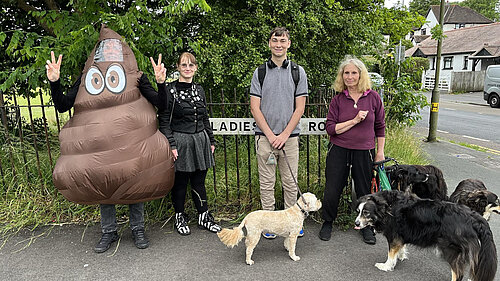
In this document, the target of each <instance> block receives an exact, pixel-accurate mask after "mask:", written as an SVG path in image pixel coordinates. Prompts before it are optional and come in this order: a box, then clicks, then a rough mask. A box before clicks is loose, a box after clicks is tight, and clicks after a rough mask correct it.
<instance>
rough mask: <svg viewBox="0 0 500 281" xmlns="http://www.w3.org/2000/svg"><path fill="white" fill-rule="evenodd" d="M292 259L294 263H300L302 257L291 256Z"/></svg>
mask: <svg viewBox="0 0 500 281" xmlns="http://www.w3.org/2000/svg"><path fill="white" fill-rule="evenodd" d="M290 258H291V259H292V260H293V261H299V260H300V257H299V256H290Z"/></svg>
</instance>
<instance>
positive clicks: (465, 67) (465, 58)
mask: <svg viewBox="0 0 500 281" xmlns="http://www.w3.org/2000/svg"><path fill="white" fill-rule="evenodd" d="M468 66H469V57H468V56H465V57H464V67H463V68H462V70H467V68H468Z"/></svg>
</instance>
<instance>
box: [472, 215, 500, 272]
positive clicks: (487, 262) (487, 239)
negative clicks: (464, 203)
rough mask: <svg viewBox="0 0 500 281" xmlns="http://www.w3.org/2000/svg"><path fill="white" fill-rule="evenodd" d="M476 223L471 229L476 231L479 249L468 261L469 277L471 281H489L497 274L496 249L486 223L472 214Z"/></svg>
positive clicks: (478, 216)
mask: <svg viewBox="0 0 500 281" xmlns="http://www.w3.org/2000/svg"><path fill="white" fill-rule="evenodd" d="M476 216H477V218H476V221H475V222H474V223H473V225H472V227H473V228H474V230H475V231H476V233H477V235H478V237H479V242H480V245H481V248H480V249H479V252H477V250H475V251H473V252H472V253H471V254H472V257H471V261H470V267H471V269H470V275H471V279H472V280H473V281H491V280H493V279H494V278H495V273H496V272H497V249H496V247H495V242H494V241H493V234H492V233H491V229H490V227H489V226H488V223H487V222H486V220H485V219H483V218H482V217H481V216H480V215H476V214H475V213H474V217H476Z"/></svg>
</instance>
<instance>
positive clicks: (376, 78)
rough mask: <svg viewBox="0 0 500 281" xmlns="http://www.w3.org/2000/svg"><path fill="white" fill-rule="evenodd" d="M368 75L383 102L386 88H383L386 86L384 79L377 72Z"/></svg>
mask: <svg viewBox="0 0 500 281" xmlns="http://www.w3.org/2000/svg"><path fill="white" fill-rule="evenodd" d="M368 75H369V76H370V80H371V81H372V88H373V90H375V91H377V92H378V93H379V95H380V98H381V99H382V101H384V88H383V87H382V86H383V85H384V77H382V75H380V74H378V73H376V72H368Z"/></svg>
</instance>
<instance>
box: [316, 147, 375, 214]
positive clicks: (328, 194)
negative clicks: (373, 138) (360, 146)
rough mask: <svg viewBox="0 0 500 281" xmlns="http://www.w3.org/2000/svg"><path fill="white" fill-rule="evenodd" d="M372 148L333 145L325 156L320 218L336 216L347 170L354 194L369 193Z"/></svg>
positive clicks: (359, 195) (371, 172)
mask: <svg viewBox="0 0 500 281" xmlns="http://www.w3.org/2000/svg"><path fill="white" fill-rule="evenodd" d="M373 153H374V150H371V151H370V150H355V149H346V148H342V147H340V146H336V145H333V146H332V147H331V148H330V150H329V151H328V155H327V157H326V169H325V175H326V183H325V192H324V196H323V207H322V214H321V216H322V218H323V220H325V221H328V222H333V221H334V220H335V219H336V218H337V211H338V207H339V201H340V197H341V196H342V191H343V190H344V187H345V186H346V185H347V178H348V176H349V171H351V173H352V174H351V176H352V179H353V181H354V183H355V184H354V188H355V190H356V196H357V197H358V198H359V197H361V196H363V195H366V194H369V193H370V185H371V178H372V174H373V171H372V163H373V160H372V159H373V158H372V155H373Z"/></svg>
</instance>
